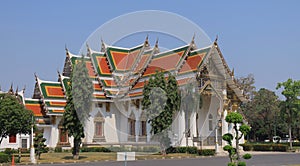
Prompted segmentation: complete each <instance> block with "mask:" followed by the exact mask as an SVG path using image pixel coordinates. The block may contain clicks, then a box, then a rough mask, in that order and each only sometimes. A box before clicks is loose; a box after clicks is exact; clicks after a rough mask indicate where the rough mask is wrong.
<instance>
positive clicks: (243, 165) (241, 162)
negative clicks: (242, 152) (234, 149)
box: [238, 161, 246, 166]
mask: <svg viewBox="0 0 300 166" xmlns="http://www.w3.org/2000/svg"><path fill="white" fill-rule="evenodd" d="M238 166H246V162H244V161H240V162H238Z"/></svg>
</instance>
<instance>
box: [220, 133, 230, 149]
mask: <svg viewBox="0 0 300 166" xmlns="http://www.w3.org/2000/svg"><path fill="white" fill-rule="evenodd" d="M222 139H223V140H224V141H226V142H227V143H228V144H229V145H230V146H232V140H233V135H232V134H230V133H226V134H224V135H223V136H222Z"/></svg>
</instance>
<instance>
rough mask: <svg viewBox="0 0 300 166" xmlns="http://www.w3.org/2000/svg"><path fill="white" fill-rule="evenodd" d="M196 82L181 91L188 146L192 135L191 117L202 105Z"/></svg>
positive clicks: (185, 86)
mask: <svg viewBox="0 0 300 166" xmlns="http://www.w3.org/2000/svg"><path fill="white" fill-rule="evenodd" d="M197 88H198V87H197V84H196V82H190V83H188V84H186V85H184V86H183V88H182V91H181V96H182V107H183V112H184V117H185V138H186V146H188V137H189V134H190V118H189V117H190V116H191V113H192V112H195V111H196V110H197V108H198V107H199V104H200V94H199V93H198V89H197Z"/></svg>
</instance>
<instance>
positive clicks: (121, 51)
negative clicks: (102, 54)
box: [106, 44, 144, 73]
mask: <svg viewBox="0 0 300 166" xmlns="http://www.w3.org/2000/svg"><path fill="white" fill-rule="evenodd" d="M143 50H144V44H141V45H139V46H136V47H133V48H130V49H127V48H120V47H113V46H108V47H107V48H106V55H107V59H108V62H109V64H110V67H111V70H112V72H115V73H123V72H128V71H130V70H132V68H133V67H134V66H135V64H136V63H137V61H138V60H139V58H140V56H141V55H142V54H143Z"/></svg>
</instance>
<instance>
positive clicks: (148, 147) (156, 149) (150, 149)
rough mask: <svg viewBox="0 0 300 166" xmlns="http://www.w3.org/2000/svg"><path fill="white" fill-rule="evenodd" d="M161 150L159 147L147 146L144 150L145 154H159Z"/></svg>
mask: <svg viewBox="0 0 300 166" xmlns="http://www.w3.org/2000/svg"><path fill="white" fill-rule="evenodd" d="M159 151H160V148H159V147H157V146H146V147H144V148H143V152H159Z"/></svg>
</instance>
